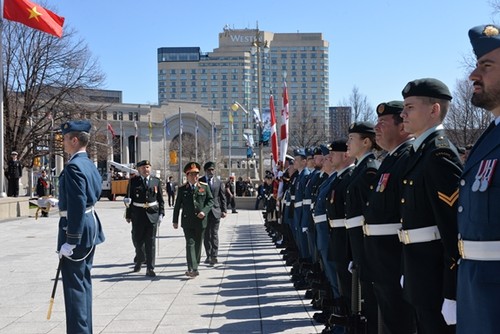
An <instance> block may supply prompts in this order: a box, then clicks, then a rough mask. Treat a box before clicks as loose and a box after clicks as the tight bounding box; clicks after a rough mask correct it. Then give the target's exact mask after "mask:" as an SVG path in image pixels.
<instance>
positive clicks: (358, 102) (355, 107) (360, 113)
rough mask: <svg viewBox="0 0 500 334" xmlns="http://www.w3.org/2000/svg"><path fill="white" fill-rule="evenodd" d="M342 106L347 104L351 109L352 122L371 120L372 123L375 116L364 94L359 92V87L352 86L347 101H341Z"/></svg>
mask: <svg viewBox="0 0 500 334" xmlns="http://www.w3.org/2000/svg"><path fill="white" fill-rule="evenodd" d="M340 105H342V106H349V107H351V110H352V116H353V121H354V122H372V123H374V122H375V120H376V118H377V116H376V115H375V112H374V110H373V108H372V106H371V105H370V103H369V101H368V98H367V97H366V95H364V94H362V93H360V92H359V88H358V87H357V86H354V87H353V88H352V92H351V95H350V96H349V100H348V101H345V100H344V101H342V103H341V104H340Z"/></svg>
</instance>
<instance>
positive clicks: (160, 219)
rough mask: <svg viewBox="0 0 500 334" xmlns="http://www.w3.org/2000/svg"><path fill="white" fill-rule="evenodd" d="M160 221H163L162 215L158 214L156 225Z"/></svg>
mask: <svg viewBox="0 0 500 334" xmlns="http://www.w3.org/2000/svg"><path fill="white" fill-rule="evenodd" d="M162 221H163V215H159V216H158V225H160V224H161V222H162Z"/></svg>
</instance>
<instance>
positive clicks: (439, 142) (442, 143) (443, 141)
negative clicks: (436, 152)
mask: <svg viewBox="0 0 500 334" xmlns="http://www.w3.org/2000/svg"><path fill="white" fill-rule="evenodd" d="M434 143H435V144H436V147H437V148H450V145H451V142H450V141H449V140H448V138H445V137H444V136H439V137H437V138H436V139H435V141H434Z"/></svg>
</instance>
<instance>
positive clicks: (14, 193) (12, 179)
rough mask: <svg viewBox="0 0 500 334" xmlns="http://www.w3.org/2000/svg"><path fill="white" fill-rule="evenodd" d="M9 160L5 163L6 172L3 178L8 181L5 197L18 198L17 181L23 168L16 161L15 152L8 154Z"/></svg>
mask: <svg viewBox="0 0 500 334" xmlns="http://www.w3.org/2000/svg"><path fill="white" fill-rule="evenodd" d="M10 158H11V159H10V160H9V162H8V163H7V171H6V172H5V176H6V177H7V180H8V181H9V185H8V188H7V196H9V197H18V196H19V179H20V178H21V176H22V173H23V166H22V165H21V162H20V161H19V160H17V152H15V151H14V152H12V153H11V154H10Z"/></svg>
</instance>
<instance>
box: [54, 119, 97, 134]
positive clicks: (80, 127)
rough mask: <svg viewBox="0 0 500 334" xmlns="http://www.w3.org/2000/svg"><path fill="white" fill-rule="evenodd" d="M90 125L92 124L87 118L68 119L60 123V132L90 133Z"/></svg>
mask: <svg viewBox="0 0 500 334" xmlns="http://www.w3.org/2000/svg"><path fill="white" fill-rule="evenodd" d="M91 127H92V125H91V124H90V122H89V121H87V120H77V121H68V122H66V123H64V124H61V132H62V134H63V135H65V134H67V133H70V132H87V133H90V128H91Z"/></svg>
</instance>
